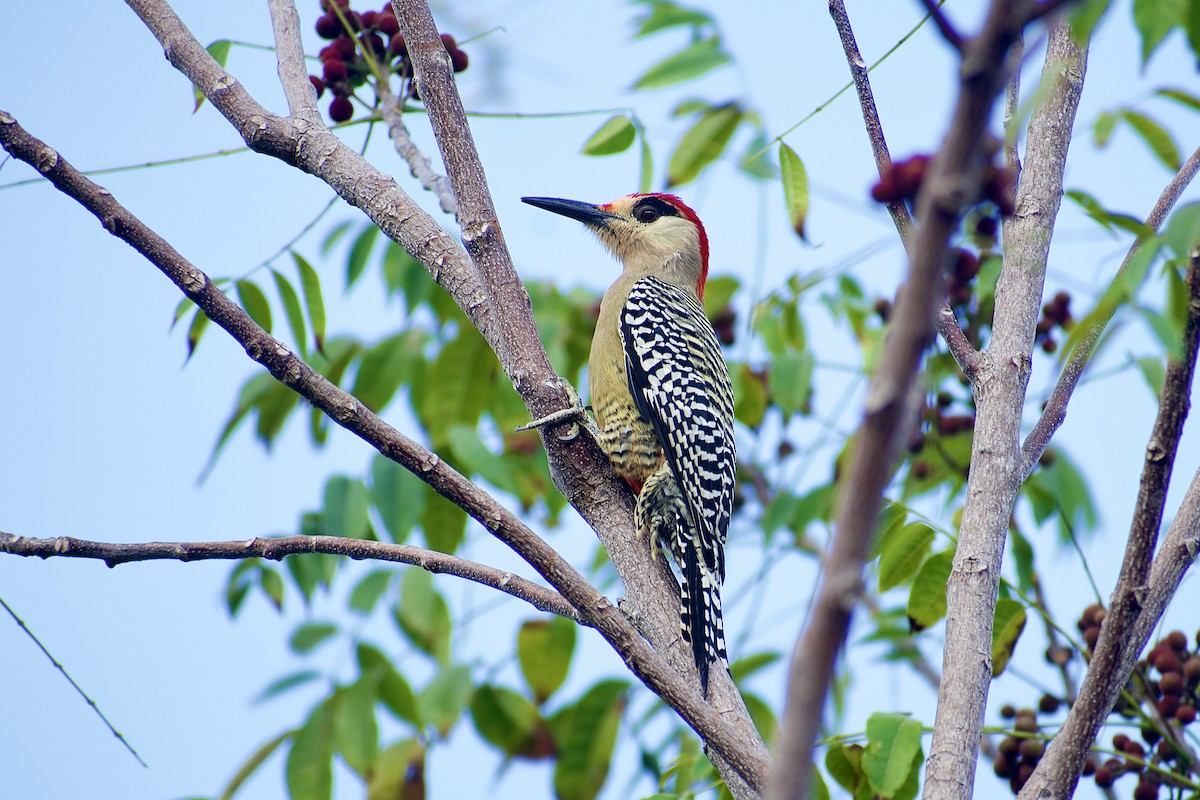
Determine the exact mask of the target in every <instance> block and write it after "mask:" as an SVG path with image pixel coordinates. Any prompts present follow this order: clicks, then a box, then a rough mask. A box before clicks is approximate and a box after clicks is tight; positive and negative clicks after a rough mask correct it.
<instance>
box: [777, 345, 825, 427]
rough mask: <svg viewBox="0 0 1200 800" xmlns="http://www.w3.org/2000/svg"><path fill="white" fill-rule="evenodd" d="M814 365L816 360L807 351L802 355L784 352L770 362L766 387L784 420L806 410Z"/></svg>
mask: <svg viewBox="0 0 1200 800" xmlns="http://www.w3.org/2000/svg"><path fill="white" fill-rule="evenodd" d="M816 364H817V361H816V358H815V357H814V356H813V354H812V353H810V352H808V351H807V350H806V351H804V352H802V353H797V352H795V351H790V352H785V353H782V354H780V355H778V356H776V357H775V359H774V361H772V363H771V371H770V373H768V378H767V385H768V386H769V387H770V392H771V399H772V400H774V401H775V405H777V406H779V410H780V411H782V412H783V416H784V419H785V420H787V419H789V418H790V417H791V415H792V414H794V413H796V412H797V411H805V410H806V409H807V408H808V404H809V400H810V397H811V394H812V377H813V369H814V368H815V367H816Z"/></svg>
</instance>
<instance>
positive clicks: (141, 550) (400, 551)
mask: <svg viewBox="0 0 1200 800" xmlns="http://www.w3.org/2000/svg"><path fill="white" fill-rule="evenodd" d="M0 552H2V553H9V554H12V555H17V556H36V557H38V558H55V557H61V558H91V559H98V560H100V561H103V562H104V563H105V565H107V566H109V567H115V566H117V565H118V564H128V563H130V562H133V561H160V560H171V561H210V560H214V559H231V560H232V559H240V558H266V559H270V560H272V561H280V560H282V559H283V558H284V557H286V556H291V555H297V554H299V553H328V554H329V555H335V556H346V557H347V558H353V559H371V560H374V561H392V562H396V563H398V564H412V565H414V566H417V567H420V568H421V569H423V570H427V571H428V572H432V573H435V574H436V573H444V574H446V575H456V576H458V577H460V578H465V579H467V580H469V581H474V582H475V583H479V584H482V585H484V586H490V587H491V588H493V589H497V590H499V591H501V592H504V593H506V594H510V595H512V596H513V597H516V598H517V599H519V600H524V601H525V602H526V603H529V604H530V605H532V606H533V607H534V608H536V609H538V610H540V611H545V612H547V613H550V614H558V615H559V616H560V617H566V618H567V619H572V620H575V621H576V622H579V623H580V624H583V625H587V624H588V623H587V622H586V621H585V620H583V619H581V618H580V616H579V614H578V612H576V610H575V608H574V607H573V606H572V605H571V604H570V603H568V602H567V601H566V600H565V599H564V598H563V596H562V595H561V594H559V593H558V592H556V591H554V590H553V589H547V588H546V587H545V586H539V585H538V584H536V583H533V582H532V581H529V580H527V579H525V578H522V577H521V576H520V575H514V574H513V573H511V572H506V571H504V570H501V569H496V568H495V567H490V566H488V565H487V564H480V563H478V562H475V561H468V560H467V559H465V558H459V557H458V556H451V555H446V554H445V553H439V552H437V551H436V550H426V549H425V548H423V547H414V546H412V545H407V544H389V543H387V542H373V541H369V540H366V539H343V538H340V537H337V536H283V537H279V538H273V539H267V538H261V537H255V538H253V539H248V540H245V541H240V542H139V543H137V544H112V543H109V542H90V541H87V540H84V539H75V538H73V537H70V536H59V537H55V538H54V539H35V538H32V537H29V536H14V535H13V534H11V533H4V532H2V531H0Z"/></svg>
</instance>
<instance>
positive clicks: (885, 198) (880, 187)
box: [871, 170, 901, 203]
mask: <svg viewBox="0 0 1200 800" xmlns="http://www.w3.org/2000/svg"><path fill="white" fill-rule="evenodd" d="M900 197H901V195H900V192H898V191H897V190H896V181H895V180H894V179H893V178H892V173H891V171H890V170H889V171H888V172H885V173H883V177H881V178H880V179H879V183H877V184H875V185H874V186H872V187H871V199H872V200H874V201H875V202H876V203H890V202H892V201H893V200H899V199H900Z"/></svg>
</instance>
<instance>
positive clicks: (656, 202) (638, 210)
mask: <svg viewBox="0 0 1200 800" xmlns="http://www.w3.org/2000/svg"><path fill="white" fill-rule="evenodd" d="M678 216H679V210H678V209H677V208H675V206H673V205H671V204H670V203H668V202H667V201H666V200H663V199H662V198H659V197H643V198H642V199H640V200H638V202H637V205H636V206H634V209H633V218H634V219H636V220H638V221H640V222H654V220H656V219H658V218H659V217H678Z"/></svg>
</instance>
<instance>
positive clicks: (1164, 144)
mask: <svg viewBox="0 0 1200 800" xmlns="http://www.w3.org/2000/svg"><path fill="white" fill-rule="evenodd" d="M1121 116H1122V117H1123V118H1124V120H1125V121H1126V122H1127V123H1129V127H1131V128H1133V129H1134V130H1135V131H1137V134H1138V135H1139V136H1141V137H1142V141H1144V142H1145V143H1146V145H1147V146H1148V147H1149V148H1150V150H1151V152H1153V153H1154V155H1155V156H1157V157H1158V160H1159V161H1161V162H1162V163H1163V166H1165V167H1166V168H1167V169H1169V170H1171V171H1172V172H1175V171H1176V170H1178V169H1179V167H1180V165H1181V164H1182V163H1183V159H1182V157H1181V156H1180V155H1179V146H1178V145H1176V144H1175V139H1174V138H1173V137H1172V136H1171V134H1170V132H1169V131H1168V130H1167V129H1166V128H1164V127H1163V126H1162V125H1159V124H1158V123H1157V122H1155V121H1154V120H1152V119H1150V117H1148V116H1146V115H1145V114H1141V113H1139V112H1137V111H1125V112H1123V113H1122V115H1121Z"/></svg>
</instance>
